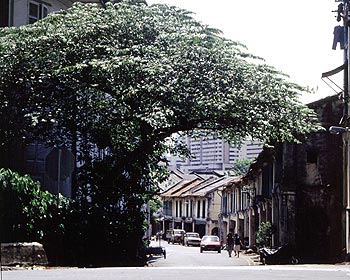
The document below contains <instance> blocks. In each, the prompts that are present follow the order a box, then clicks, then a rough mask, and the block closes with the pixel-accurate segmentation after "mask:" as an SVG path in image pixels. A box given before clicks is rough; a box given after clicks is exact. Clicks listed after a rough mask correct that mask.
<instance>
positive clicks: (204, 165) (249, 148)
mask: <svg viewBox="0 0 350 280" xmlns="http://www.w3.org/2000/svg"><path fill="white" fill-rule="evenodd" d="M184 142H185V143H186V145H187V147H188V149H189V150H190V152H191V155H192V158H188V159H185V160H181V159H180V158H179V157H170V158H169V159H170V166H171V168H172V169H173V168H177V169H180V170H181V171H183V172H185V173H188V172H207V171H213V170H221V171H226V170H230V169H231V168H232V164H233V163H234V162H235V161H236V160H238V159H243V158H248V159H254V158H256V157H257V156H258V155H259V153H260V152H261V151H262V148H263V144H262V143H261V142H258V141H245V142H244V143H243V144H242V146H241V147H235V146H230V145H229V143H227V142H226V141H224V140H222V139H219V138H216V137H214V136H206V137H200V138H192V137H187V138H186V139H185V140H184Z"/></svg>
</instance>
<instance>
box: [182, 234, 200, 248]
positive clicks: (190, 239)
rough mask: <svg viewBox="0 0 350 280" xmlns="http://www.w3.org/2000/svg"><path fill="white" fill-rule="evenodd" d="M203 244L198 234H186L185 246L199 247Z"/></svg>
mask: <svg viewBox="0 0 350 280" xmlns="http://www.w3.org/2000/svg"><path fill="white" fill-rule="evenodd" d="M200 243H201V238H200V237H199V233H197V232H186V233H185V235H184V245H185V246H199V245H200Z"/></svg>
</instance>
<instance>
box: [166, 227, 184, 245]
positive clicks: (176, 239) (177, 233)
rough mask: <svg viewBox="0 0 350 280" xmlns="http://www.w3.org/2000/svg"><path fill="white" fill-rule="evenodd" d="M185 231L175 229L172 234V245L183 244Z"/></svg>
mask: <svg viewBox="0 0 350 280" xmlns="http://www.w3.org/2000/svg"><path fill="white" fill-rule="evenodd" d="M185 233H186V232H185V231H184V230H183V229H173V230H172V232H171V237H170V242H169V243H172V244H175V243H179V244H183V241H184V235H185Z"/></svg>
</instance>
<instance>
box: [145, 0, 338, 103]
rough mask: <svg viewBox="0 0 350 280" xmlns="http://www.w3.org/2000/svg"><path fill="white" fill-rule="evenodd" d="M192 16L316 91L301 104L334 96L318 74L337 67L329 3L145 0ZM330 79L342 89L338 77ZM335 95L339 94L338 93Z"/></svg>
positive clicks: (300, 0)
mask: <svg viewBox="0 0 350 280" xmlns="http://www.w3.org/2000/svg"><path fill="white" fill-rule="evenodd" d="M147 3H148V4H155V3H162V4H168V5H170V6H178V7H180V8H183V9H186V10H189V11H192V12H194V13H195V14H194V17H195V18H196V19H197V20H199V21H201V22H202V23H204V24H207V25H209V26H210V27H213V28H218V29H220V30H221V31H222V32H223V36H224V37H226V38H229V39H232V40H234V41H240V42H241V43H243V44H245V45H246V46H247V47H248V50H249V52H250V53H252V54H255V55H258V56H261V57H263V58H264V59H265V60H266V63H267V64H269V65H272V66H274V67H275V68H276V69H278V70H280V71H282V72H284V73H286V74H288V75H289V76H290V79H291V81H292V82H295V83H298V84H300V85H302V86H310V87H312V88H315V89H317V91H316V94H307V95H306V96H303V97H302V98H301V100H302V101H303V102H306V103H307V102H312V101H315V100H318V99H321V98H324V97H326V96H328V95H334V94H336V92H335V91H333V90H332V89H331V88H329V86H327V85H326V83H325V82H324V81H322V79H321V74H322V73H323V72H327V71H330V70H333V69H334V68H336V67H338V66H340V65H342V64H343V60H344V51H343V50H340V47H339V44H338V45H337V49H336V50H333V49H332V43H333V29H334V27H335V26H336V25H342V22H337V20H336V13H333V12H332V10H336V9H337V7H338V4H339V3H337V2H335V0H319V1H315V0H291V1H278V0H250V1H243V0H241V1H238V0H216V1H213V0H147ZM331 79H332V80H333V81H334V82H336V83H337V84H338V85H339V86H340V87H343V72H340V73H339V74H337V75H335V76H332V77H331ZM339 91H340V90H339Z"/></svg>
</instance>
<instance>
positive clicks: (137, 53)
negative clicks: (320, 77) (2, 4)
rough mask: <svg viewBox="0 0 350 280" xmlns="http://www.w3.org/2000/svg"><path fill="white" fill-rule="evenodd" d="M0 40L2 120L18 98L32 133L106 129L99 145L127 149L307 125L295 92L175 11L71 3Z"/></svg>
mask: <svg viewBox="0 0 350 280" xmlns="http://www.w3.org/2000/svg"><path fill="white" fill-rule="evenodd" d="M0 35H1V36H0V37H1V39H0V54H1V57H0V73H1V75H0V92H1V97H2V99H4V98H5V100H2V102H0V104H1V106H2V108H1V109H2V110H1V112H2V114H4V112H5V113H8V111H10V110H11V107H10V105H11V103H12V102H13V101H12V102H11V100H14V98H13V96H14V95H17V102H16V103H15V104H16V105H18V101H22V103H23V102H26V103H25V105H28V104H30V105H31V108H30V109H29V108H27V109H26V110H27V111H28V112H26V113H27V114H24V115H23V117H24V118H25V119H27V121H29V123H30V124H32V125H35V126H36V128H43V127H44V128H45V129H47V128H48V126H49V127H54V128H57V129H58V128H60V130H58V131H60V132H62V129H63V130H67V131H66V132H69V131H70V130H74V131H76V130H78V131H80V132H81V133H83V132H84V131H91V130H90V128H95V129H97V130H102V131H111V132H113V134H112V135H109V133H107V134H108V138H109V136H112V137H111V138H109V139H105V140H106V141H107V143H106V145H107V144H110V140H111V139H113V140H112V141H113V144H114V146H115V147H116V148H120V146H121V147H122V148H123V149H128V150H132V149H134V148H135V147H136V146H138V145H139V143H140V141H143V140H147V141H154V142H157V141H161V140H163V139H164V138H165V137H167V136H170V135H171V134H172V133H174V132H178V131H191V130H193V129H194V128H200V129H214V130H216V131H217V132H218V133H221V134H223V135H224V136H230V137H231V138H235V139H238V140H239V139H240V138H242V137H246V136H252V137H253V138H255V139H260V140H264V141H266V140H267V141H268V140H271V139H279V140H293V139H294V137H295V133H302V134H303V133H305V132H308V131H310V128H312V127H313V126H310V113H311V112H310V110H308V109H307V108H306V107H305V106H303V105H302V104H301V103H300V102H299V101H298V96H299V94H300V90H301V88H300V87H299V86H297V85H295V84H292V83H290V82H288V81H287V80H286V79H285V77H284V76H283V75H281V74H280V73H279V72H277V71H276V70H275V69H274V68H273V67H270V66H267V65H264V64H262V63H261V61H258V62H259V63H256V60H254V59H252V57H251V56H248V55H247V54H246V50H245V49H244V47H243V46H242V45H240V44H238V43H237V42H233V41H230V40H225V39H223V38H221V37H219V36H218V32H217V31H216V30H213V29H210V28H209V27H207V26H205V25H203V24H201V23H199V22H197V21H195V20H194V19H193V18H191V17H190V15H189V14H188V12H187V11H184V10H181V9H178V8H175V7H167V6H164V5H152V6H146V5H128V4H126V3H118V4H115V5H112V4H107V8H106V9H101V8H99V7H98V6H96V5H83V4H76V5H75V6H74V7H72V8H71V9H69V10H68V11H62V12H58V13H55V14H52V15H49V16H48V17H47V18H45V19H44V20H42V21H40V22H37V23H35V24H33V25H28V26H23V27H20V28H9V29H7V28H5V29H2V30H0ZM248 57H249V58H248ZM27 102H28V103H27ZM16 113H17V114H20V113H21V112H18V111H16ZM11 117H12V114H7V115H3V116H2V117H1V119H2V120H3V121H7V120H8V118H11ZM15 121H16V120H15V119H14V120H11V122H15ZM17 122H18V120H17ZM8 123H10V122H7V124H8ZM80 123H85V124H87V125H86V126H81V127H80V126H79V124H80ZM101 124H103V126H102V125H101ZM1 127H2V129H3V127H4V128H7V127H8V125H5V126H1ZM102 131H99V133H96V134H95V135H94V137H97V138H98V137H103V136H105V134H104V133H101V132H102ZM7 134H8V131H7ZM60 134H61V133H60ZM4 135H5V134H4ZM144 137H146V139H145V138H144ZM2 141H3V139H2ZM125 142H127V143H128V145H127V146H125Z"/></svg>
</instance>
